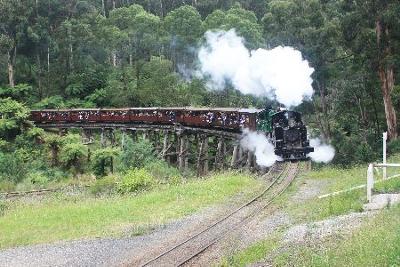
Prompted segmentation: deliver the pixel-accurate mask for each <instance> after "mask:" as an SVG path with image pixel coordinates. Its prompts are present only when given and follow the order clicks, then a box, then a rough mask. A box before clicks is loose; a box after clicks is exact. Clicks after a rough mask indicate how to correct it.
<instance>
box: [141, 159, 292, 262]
mask: <svg viewBox="0 0 400 267" xmlns="http://www.w3.org/2000/svg"><path fill="white" fill-rule="evenodd" d="M281 164H282V163H278V164H276V165H274V167H276V168H278V167H279V166H281ZM282 165H285V166H284V168H283V169H282V170H278V171H280V172H279V174H278V175H277V176H276V178H275V179H274V180H273V181H272V182H271V183H270V184H269V185H268V186H267V187H266V188H265V189H264V190H263V191H262V192H261V193H259V194H258V195H256V196H255V197H253V198H252V199H251V200H249V201H248V202H246V203H245V204H243V205H241V206H240V207H238V208H236V209H235V210H233V211H232V212H230V213H229V214H227V215H225V216H224V217H223V218H221V219H219V220H217V221H216V222H214V223H212V224H211V225H209V226H207V227H206V228H205V229H203V230H201V231H200V232H198V233H197V234H195V235H193V236H191V237H189V238H187V239H185V240H184V241H182V242H180V243H178V244H176V245H175V246H173V247H171V248H170V249H168V250H167V251H165V252H163V253H161V254H159V255H158V256H156V257H155V258H152V259H151V260H149V261H147V262H146V263H144V264H142V265H141V266H148V265H150V264H151V263H153V262H155V261H157V260H158V259H160V258H162V257H164V256H166V255H167V254H169V253H171V252H172V251H174V250H176V249H178V248H179V247H181V246H183V245H185V244H187V243H188V242H190V241H191V240H193V239H195V238H196V237H198V236H200V235H202V234H204V233H205V232H207V231H209V230H210V229H212V228H214V227H215V226H217V225H219V224H221V223H222V222H224V221H226V220H227V219H228V218H230V217H232V216H233V215H234V214H236V213H238V212H239V211H240V210H242V209H243V208H245V207H247V206H249V205H250V204H252V203H253V202H255V201H257V200H258V199H259V198H261V197H262V196H263V195H264V194H265V193H266V192H267V191H268V190H269V189H270V188H271V187H272V186H273V185H274V184H275V183H277V181H278V180H279V179H280V177H281V176H282V174H283V173H284V172H285V171H286V170H287V168H288V166H289V165H288V164H287V163H283V164H282ZM285 167H286V168H285ZM273 171H274V169H273V168H271V170H270V171H269V172H268V173H267V174H266V175H264V176H265V177H268V176H269V175H271V174H273Z"/></svg>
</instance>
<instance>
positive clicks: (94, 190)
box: [89, 175, 118, 196]
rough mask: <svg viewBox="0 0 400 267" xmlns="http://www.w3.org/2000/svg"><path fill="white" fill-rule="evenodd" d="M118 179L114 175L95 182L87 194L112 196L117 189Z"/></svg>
mask: <svg viewBox="0 0 400 267" xmlns="http://www.w3.org/2000/svg"><path fill="white" fill-rule="evenodd" d="M117 181H118V177H116V176H114V175H109V176H106V177H103V178H101V179H98V180H96V182H95V183H94V184H93V185H92V186H91V187H90V189H89V192H90V193H91V194H93V195H96V196H98V195H103V194H112V193H114V192H115V191H116V189H117Z"/></svg>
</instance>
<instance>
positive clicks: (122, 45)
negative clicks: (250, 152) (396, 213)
mask: <svg viewBox="0 0 400 267" xmlns="http://www.w3.org/2000/svg"><path fill="white" fill-rule="evenodd" d="M398 14H400V2H398V1H395V0H387V1H377V0H368V1H361V0H240V1H235V0H218V1H213V0H190V1H189V0H180V1H178V0H137V1H135V0H88V1H79V0H35V1H30V0H0V96H1V99H0V114H1V118H0V148H1V152H0V183H1V182H3V183H6V181H7V183H9V182H10V181H11V182H12V183H13V184H14V183H17V182H20V181H22V180H23V179H24V177H26V175H27V174H28V173H31V176H32V177H33V178H32V177H31V181H32V180H35V179H36V180H38V181H39V182H40V180H41V179H46V178H43V177H42V176H43V175H42V174H43V173H44V172H46V175H44V176H46V177H47V176H57V175H56V173H58V172H59V167H60V166H61V167H60V168H64V170H70V169H74V171H79V172H81V171H82V169H85V168H93V170H94V171H95V173H96V172H97V173H100V174H103V173H104V168H105V166H108V165H107V164H108V163H106V162H107V159H109V158H112V157H114V156H117V155H118V156H119V157H121V158H122V159H120V162H122V163H121V164H122V165H123V163H124V158H125V159H126V161H129V159H132V158H133V157H134V156H132V155H133V154H134V155H136V156H138V153H139V152H140V151H142V152H143V153H145V154H146V152H145V151H146V149H145V147H146V145H148V144H138V145H136V146H137V147H132V146H135V145H133V144H131V147H130V148H131V150H130V151H123V152H122V155H121V152H119V151H116V150H115V149H114V150H113V149H112V148H108V149H103V150H101V151H100V150H99V151H95V152H94V156H93V161H94V162H97V163H94V167H88V166H83V165H85V164H84V163H83V162H86V161H85V160H84V158H86V157H87V152H86V150H85V147H84V146H83V144H81V143H79V140H78V139H79V138H77V136H76V135H73V134H71V135H67V136H66V137H63V138H58V137H57V136H55V135H52V134H49V133H45V132H44V131H43V130H41V129H38V128H35V127H34V126H33V125H32V124H31V123H29V121H28V120H27V119H28V116H29V110H30V109H44V108H74V107H138V106H142V107H151V106H159V107H163V106H197V107H202V106H211V107H257V108H264V107H265V106H266V105H267V104H272V105H274V106H277V105H278V103H277V102H276V101H275V100H274V99H268V98H267V97H255V96H252V95H243V94H242V93H240V92H239V91H237V90H235V88H234V87H233V86H232V85H230V84H227V86H225V88H224V89H223V90H218V91H211V90H208V89H207V80H206V79H204V78H199V77H197V76H196V75H193V73H192V72H191V71H190V70H193V69H196V65H197V64H198V59H197V51H198V48H199V46H200V45H201V43H202V42H203V41H204V33H205V32H207V31H212V30H226V31H228V30H230V29H235V31H236V33H237V34H238V35H239V36H241V37H243V38H244V40H245V45H246V47H247V48H248V49H257V48H266V49H270V48H274V47H277V46H280V45H282V46H291V47H294V48H295V49H297V50H299V51H301V53H302V55H303V57H304V59H306V60H307V61H308V62H309V63H310V65H311V67H312V68H314V70H315V71H314V73H313V75H312V78H313V84H312V86H313V89H314V95H313V97H312V98H311V99H308V100H306V101H304V102H303V103H302V104H301V105H299V106H297V107H296V108H295V109H296V110H297V111H300V112H301V113H302V114H303V116H304V118H305V121H306V123H307V125H308V127H309V128H310V129H311V132H312V134H313V135H315V136H320V137H322V139H323V140H324V141H325V142H328V143H330V144H331V145H333V146H334V147H335V149H336V155H335V158H334V161H333V163H334V164H338V165H341V166H346V165H349V164H353V163H364V162H371V161H374V160H376V159H377V158H379V157H380V156H381V155H380V152H379V151H380V147H381V145H382V141H381V140H382V132H383V131H387V132H388V136H389V139H390V143H389V152H396V151H400V142H399V141H398V133H399V120H398V117H396V114H397V113H398V112H400V84H399V83H398V82H397V81H398V80H399V79H398V77H399V74H398V70H399V67H400V56H399V55H400V53H399V52H400V17H399V15H398ZM287 78H288V79H290V73H288V77H287ZM78 137H79V136H78ZM138 151H139V152H138ZM96 153H97V154H96ZM132 153H133V154H132ZM125 163H126V162H125ZM96 164H97V165H96ZM126 164H127V165H129V162H128V163H126ZM138 167H140V166H138ZM32 170H39V171H40V172H37V173H40V175H39V174H37V173H36V174H32Z"/></svg>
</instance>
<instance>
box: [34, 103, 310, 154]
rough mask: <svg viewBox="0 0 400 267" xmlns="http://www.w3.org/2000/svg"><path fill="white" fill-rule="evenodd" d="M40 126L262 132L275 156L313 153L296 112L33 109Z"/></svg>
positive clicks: (202, 109)
mask: <svg viewBox="0 0 400 267" xmlns="http://www.w3.org/2000/svg"><path fill="white" fill-rule="evenodd" d="M31 120H33V121H34V122H37V123H61V124H63V123H65V124H68V123H119V124H127V125H129V124H160V125H163V124H164V125H182V126H185V127H194V128H205V129H214V130H221V131H230V132H236V133H241V132H242V131H243V129H244V128H248V129H250V130H252V131H261V132H264V133H265V135H266V136H267V137H268V138H269V139H270V140H271V141H272V143H273V145H274V147H275V154H277V155H278V156H280V157H282V158H283V159H285V160H299V159H300V160H301V159H307V154H308V153H310V152H313V151H314V148H312V147H310V145H309V141H308V139H307V129H306V127H305V125H304V124H303V122H302V120H301V114H300V113H298V112H295V111H286V110H283V111H279V112H275V111H273V110H268V109H266V110H261V109H237V108H194V107H182V108H181V107H172V108H157V107H149V108H140V107H138V108H105V109H60V110H33V111H32V112H31Z"/></svg>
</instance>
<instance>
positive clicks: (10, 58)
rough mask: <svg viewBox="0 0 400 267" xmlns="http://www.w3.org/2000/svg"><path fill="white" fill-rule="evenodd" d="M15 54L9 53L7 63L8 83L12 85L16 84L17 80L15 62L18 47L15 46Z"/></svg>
mask: <svg viewBox="0 0 400 267" xmlns="http://www.w3.org/2000/svg"><path fill="white" fill-rule="evenodd" d="M13 50H14V55H13V56H12V55H11V54H10V52H8V53H7V65H8V84H9V85H10V87H14V86H15V80H14V63H15V55H16V51H17V48H16V47H14V49H13Z"/></svg>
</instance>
